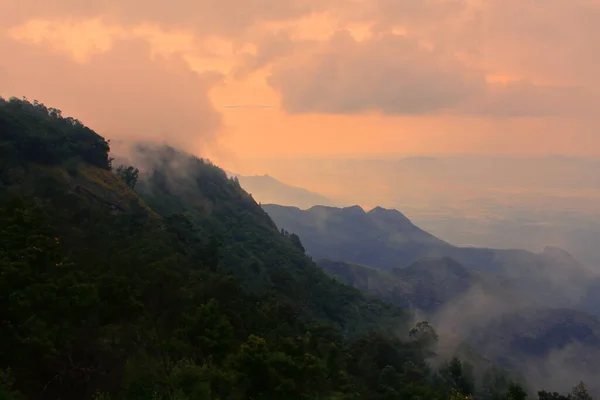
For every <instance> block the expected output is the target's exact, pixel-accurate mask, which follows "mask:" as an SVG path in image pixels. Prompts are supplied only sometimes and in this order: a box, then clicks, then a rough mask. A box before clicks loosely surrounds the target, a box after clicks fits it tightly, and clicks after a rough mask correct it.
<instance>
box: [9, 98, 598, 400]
mask: <svg viewBox="0 0 600 400" xmlns="http://www.w3.org/2000/svg"><path fill="white" fill-rule="evenodd" d="M161 154H162V155H164V154H166V153H164V152H163V153H161ZM159 158H160V157H159ZM190 162H191V167H193V169H194V171H195V172H194V173H193V174H192V175H191V176H190V175H189V174H188V175H187V176H186V179H191V180H190V181H186V182H188V183H193V185H194V189H193V190H192V192H191V195H189V198H186V197H185V195H184V193H183V192H177V190H175V189H174V187H173V185H172V183H170V182H171V181H172V180H173V176H170V175H169V174H167V173H165V171H164V170H161V169H160V168H157V169H154V170H153V171H152V172H151V173H149V174H147V175H146V176H145V177H142V176H141V175H142V174H140V172H139V171H138V170H137V169H136V168H134V167H129V166H118V167H115V166H113V165H112V160H111V158H110V157H109V144H108V142H106V141H105V140H104V139H103V138H102V137H100V136H99V135H97V134H96V133H95V132H93V131H92V130H90V129H89V128H87V127H85V126H84V125H83V124H82V123H81V122H79V121H77V120H75V119H72V118H64V117H63V116H62V114H61V112H60V111H59V110H57V109H53V108H47V107H45V106H44V105H43V104H41V103H38V102H33V103H30V102H29V101H27V100H25V99H23V100H19V99H14V98H13V99H10V100H8V101H5V100H0V400H16V399H69V400H70V399H73V400H85V399H94V400H100V399H103V400H107V399H114V400H121V399H122V400H159V399H160V400H197V399H223V400H225V399H231V400H234V399H240V400H241V399H255V400H258V399H261V400H268V399H315V400H316V399H321V400H325V399H330V400H333V399H361V400H363V399H364V400H371V399H372V400H375V399H381V400H383V399H386V400H387V399H390V400H392V399H406V400H408V399H421V400H426V399H427V400H430V399H431V400H436V399H440V400H441V399H444V400H447V399H451V398H452V399H466V398H476V399H490V400H492V399H493V400H496V399H498V400H500V399H506V400H509V399H512V400H517V399H525V398H526V396H527V395H528V394H527V390H526V388H525V387H524V386H523V385H519V384H518V383H517V382H515V381H513V380H512V379H511V378H510V376H509V375H508V374H507V373H506V372H505V371H502V370H500V369H499V368H489V369H486V370H485V371H478V370H476V369H474V368H473V366H472V365H470V364H469V363H467V362H463V361H461V360H459V359H458V358H452V359H450V360H447V361H446V362H442V363H441V364H438V366H437V367H435V368H434V367H432V366H431V363H430V362H429V360H431V359H432V358H433V357H435V352H434V351H435V345H436V342H437V334H436V333H435V330H434V329H433V327H431V326H430V325H429V324H427V323H426V322H421V323H417V324H415V325H414V326H412V327H411V326H410V316H409V315H408V314H407V313H406V312H404V311H403V310H400V309H397V308H395V307H393V306H391V305H388V304H385V303H382V302H379V301H375V300H371V299H369V298H367V297H365V296H364V295H363V294H361V293H360V292H359V291H357V290H355V289H352V288H350V287H348V286H345V285H342V284H340V283H337V282H336V281H335V280H333V279H331V278H329V277H327V276H326V275H325V274H324V273H323V272H322V271H321V270H320V269H319V268H318V267H317V266H316V265H315V264H314V263H313V262H312V261H311V260H310V259H309V258H308V257H306V256H305V255H304V248H303V247H302V244H301V242H300V238H298V236H297V235H294V234H290V233H288V232H285V231H278V230H277V228H275V226H274V224H273V223H272V222H271V221H270V219H269V218H268V217H267V216H266V214H264V212H262V210H260V207H259V206H258V205H257V204H256V203H255V202H254V201H253V200H252V199H251V197H250V196H249V195H247V194H246V193H245V192H244V191H243V190H242V189H241V188H240V187H239V184H238V183H237V182H236V181H235V180H230V179H227V177H226V175H225V174H224V172H223V171H222V170H220V169H218V168H217V167H215V166H213V165H212V164H210V163H208V162H206V161H204V160H199V159H191V161H190ZM158 165H159V166H160V165H161V164H160V162H159V164H158ZM134 189H136V190H138V191H139V193H140V195H141V197H140V195H138V194H137V193H136V192H134ZM188 189H189V188H188ZM186 190H187V189H186ZM190 190H191V189H190ZM198 195H202V196H203V197H202V198H201V200H202V201H201V203H202V204H201V205H202V206H200V204H199V205H198V206H197V207H196V206H194V207H191V206H190V201H192V199H197V198H198V197H197V196H198ZM208 210H210V212H209V211H208ZM529 397H530V398H535V397H536V396H534V395H533V394H530V395H529ZM537 397H538V398H539V399H544V400H547V399H555V400H557V399H572V400H583V399H589V398H590V397H589V395H588V394H587V391H586V389H585V386H584V385H583V384H580V385H577V386H576V387H575V388H574V389H573V391H572V393H570V394H568V395H561V394H558V393H548V392H539V393H537Z"/></svg>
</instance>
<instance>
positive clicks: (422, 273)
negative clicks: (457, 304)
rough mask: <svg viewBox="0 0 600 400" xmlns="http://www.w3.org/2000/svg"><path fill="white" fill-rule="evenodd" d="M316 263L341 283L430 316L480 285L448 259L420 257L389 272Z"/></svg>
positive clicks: (341, 264) (478, 280)
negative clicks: (405, 265) (406, 265)
mask: <svg viewBox="0 0 600 400" xmlns="http://www.w3.org/2000/svg"><path fill="white" fill-rule="evenodd" d="M317 263H318V265H319V266H320V267H322V268H323V269H324V270H325V271H327V272H328V273H329V274H331V275H333V276H336V277H337V278H339V279H340V281H342V282H344V283H347V284H349V285H351V286H354V287H355V288H358V289H360V290H362V291H365V292H369V293H372V294H374V295H376V296H377V297H379V298H381V299H384V300H386V301H389V302H391V303H393V304H397V305H399V306H402V307H409V308H411V309H414V310H416V311H418V312H421V313H425V314H428V315H430V316H432V315H433V314H434V313H435V312H436V311H438V310H439V309H440V307H442V306H444V305H445V304H448V303H450V302H451V301H452V300H455V299H456V298H458V297H459V296H461V295H463V294H464V293H466V292H467V291H468V290H470V289H471V288H473V287H474V286H475V285H478V284H479V285H481V284H482V283H483V280H482V279H481V277H480V276H479V275H478V274H476V273H474V272H472V271H469V270H467V269H466V268H465V267H463V266H462V265H460V264H459V263H457V262H456V261H454V260H452V259H449V258H434V257H431V258H424V259H421V260H419V261H416V262H414V263H413V264H411V265H409V266H408V267H405V268H395V269H393V270H389V271H386V270H378V269H376V268H373V267H368V266H363V265H358V264H351V263H347V262H343V261H333V260H319V261H318V262H317Z"/></svg>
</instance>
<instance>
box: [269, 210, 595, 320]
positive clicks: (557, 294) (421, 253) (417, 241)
mask: <svg viewBox="0 0 600 400" xmlns="http://www.w3.org/2000/svg"><path fill="white" fill-rule="evenodd" d="M262 207H263V209H264V210H265V211H266V212H267V213H268V214H269V216H270V217H271V218H273V220H274V221H275V223H276V224H277V226H278V227H280V228H282V229H285V230H287V231H290V232H294V233H296V234H297V235H298V236H300V238H301V239H302V243H303V244H304V246H305V247H306V250H307V253H308V254H309V255H311V256H312V257H313V258H314V259H316V260H318V259H329V260H338V261H346V262H349V263H354V264H361V265H368V266H370V267H375V268H377V269H381V270H391V269H395V268H402V267H406V266H408V265H410V264H411V263H414V262H416V261H418V260H420V259H422V258H424V257H434V258H435V257H437V258H440V257H442V258H443V257H448V258H451V259H453V260H455V261H456V262H458V263H459V264H461V265H462V266H464V267H465V268H467V269H468V270H470V271H473V272H477V273H480V274H483V275H486V276H494V277H497V278H500V279H501V280H509V281H511V283H512V285H513V286H515V288H516V289H520V290H521V293H522V295H524V296H528V298H527V301H528V302H536V303H537V304H539V305H542V306H553V307H569V308H576V309H580V310H583V311H586V312H590V313H592V314H594V315H599V316H600V306H599V304H600V301H599V300H600V299H599V298H598V293H599V292H600V291H599V290H598V289H599V288H600V280H599V279H598V277H597V276H595V275H593V274H591V273H590V272H589V271H587V270H586V269H585V268H584V267H583V266H582V265H581V264H580V263H578V262H577V260H575V259H573V257H571V256H570V255H569V254H568V253H567V252H565V251H564V250H561V249H556V248H551V247H548V248H546V249H544V251H543V252H542V253H539V254H535V253H531V252H528V251H525V250H518V249H515V250H497V249H488V248H470V247H457V246H453V245H451V244H449V243H446V242H444V241H442V240H440V239H438V238H436V237H435V236H433V235H430V234H429V233H427V232H425V231H423V230H422V229H420V228H418V227H417V226H415V225H414V224H412V223H411V222H410V220H409V219H408V218H406V217H405V216H404V215H402V213H400V212H399V211H397V210H386V209H383V208H380V207H377V208H374V209H372V210H370V211H368V212H365V211H364V210H363V209H362V208H360V207H358V206H354V207H347V208H334V207H321V206H315V207H312V208H310V209H308V210H300V209H298V208H296V207H284V206H279V205H272V204H264V205H262Z"/></svg>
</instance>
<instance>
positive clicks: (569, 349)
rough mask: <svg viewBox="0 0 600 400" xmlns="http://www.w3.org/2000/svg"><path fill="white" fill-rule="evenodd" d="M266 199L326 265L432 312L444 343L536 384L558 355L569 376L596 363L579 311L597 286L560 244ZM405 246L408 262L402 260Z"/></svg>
mask: <svg viewBox="0 0 600 400" xmlns="http://www.w3.org/2000/svg"><path fill="white" fill-rule="evenodd" d="M263 208H264V209H265V210H266V211H267V212H268V213H269V214H270V215H271V216H273V219H274V220H275V222H276V223H277V224H278V225H279V226H281V227H282V228H284V229H286V230H290V231H291V232H295V233H298V234H299V236H300V238H301V239H302V240H303V243H304V245H305V246H306V249H307V252H308V253H309V254H311V255H313V256H315V257H317V256H318V257H323V256H324V257H327V258H325V259H320V260H319V261H318V264H319V265H320V266H321V267H322V268H323V269H324V270H325V271H327V272H328V273H329V274H331V275H333V276H335V277H336V278H337V279H339V280H340V281H341V282H344V283H347V284H349V285H352V286H354V287H356V288H358V289H361V290H363V291H365V292H368V293H371V294H373V295H376V296H377V297H379V298H381V299H384V300H386V301H389V302H391V303H393V304H396V305H399V306H402V307H410V308H411V309H413V310H414V311H415V312H416V313H417V314H419V315H423V316H424V317H425V318H427V319H428V320H430V321H432V323H433V324H434V326H436V328H437V329H438V331H439V332H440V334H441V338H442V339H441V342H440V344H441V348H440V350H441V351H442V352H444V351H448V349H449V351H451V352H452V351H454V350H452V349H455V348H456V347H457V346H459V347H460V346H463V345H467V344H468V345H469V346H470V347H471V348H472V349H473V350H474V351H475V352H476V353H478V354H480V355H481V356H483V357H484V358H486V359H489V360H491V361H493V362H495V363H497V364H499V365H502V366H504V367H507V368H510V369H517V370H522V371H523V372H524V373H525V375H526V376H527V377H528V379H529V381H530V382H531V384H533V385H534V386H535V385H538V386H539V385H546V386H547V385H552V384H557V383H558V382H559V381H561V380H558V379H555V378H554V376H555V375H556V374H561V375H564V374H565V372H564V371H563V369H561V368H562V367H561V365H562V364H561V362H559V361H558V362H557V361H556V359H555V358H556V357H557V356H556V354H559V355H560V357H563V356H564V357H567V358H568V360H569V361H568V365H570V369H571V371H573V373H572V374H571V373H569V374H568V375H566V376H568V377H569V378H571V377H572V376H574V375H577V376H585V377H587V378H588V379H590V378H591V377H592V376H595V375H594V374H595V373H596V372H597V368H598V367H600V364H598V362H597V361H591V360H592V359H590V357H589V356H588V354H599V352H600V331H598V330H597V328H596V327H597V326H598V323H599V321H598V318H597V316H594V315H590V314H587V313H585V312H584V311H589V310H592V311H595V312H597V310H598V308H597V307H598V303H597V302H596V301H593V300H592V296H593V293H597V288H599V287H600V286H599V285H598V283H597V280H596V279H595V278H594V277H590V276H589V275H587V274H586V272H585V270H583V268H582V267H581V265H580V264H579V263H578V262H577V261H576V260H574V259H573V257H571V256H570V254H569V253H567V252H566V251H564V250H562V249H558V248H553V247H547V248H545V249H544V251H543V252H542V253H539V254H534V253H530V252H526V251H522V250H494V249H477V248H460V247H455V246H452V245H450V244H447V243H445V242H443V241H441V240H437V239H436V238H434V237H432V236H431V235H429V234H427V233H426V232H424V231H422V230H420V229H419V228H417V227H415V226H414V225H413V224H412V223H411V222H410V221H409V220H408V219H407V218H406V217H404V216H403V215H402V214H401V213H399V212H397V211H394V210H383V209H374V210H373V211H371V212H364V211H363V210H362V209H361V208H359V207H352V208H345V209H336V208H325V207H313V208H311V209H309V210H306V211H302V210H299V209H297V208H293V207H281V206H276V205H264V206H263ZM305 237H306V238H308V239H307V240H304V238H305ZM375 253H377V254H375ZM408 255H411V256H412V257H414V258H415V261H412V262H409V263H408V265H406V264H403V262H404V261H406V260H407V257H408ZM396 257H397V258H396ZM359 260H360V261H361V262H362V264H359V263H358V261H359ZM393 260H400V261H398V262H397V263H396V262H394V261H393ZM459 260H460V261H459ZM394 265H395V266H394ZM582 332H583V333H585V332H588V333H587V334H586V335H587V336H585V335H584V336H582V335H583V333H582ZM549 360H550V361H552V362H553V363H558V365H554V366H552V367H551V366H549V365H548V362H549ZM565 362H567V361H565ZM566 380H568V379H566ZM565 384H566V383H565V382H564V381H561V385H563V386H562V387H558V388H557V389H561V388H564V385H565ZM559 386H560V385H559ZM594 390H595V391H597V392H600V387H597V388H596V387H594Z"/></svg>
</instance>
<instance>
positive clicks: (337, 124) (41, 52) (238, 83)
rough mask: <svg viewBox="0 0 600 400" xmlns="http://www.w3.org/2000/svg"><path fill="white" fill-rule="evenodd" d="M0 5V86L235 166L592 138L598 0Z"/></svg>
mask: <svg viewBox="0 0 600 400" xmlns="http://www.w3.org/2000/svg"><path fill="white" fill-rule="evenodd" d="M141 4H143V6H142V5H141ZM0 10H2V13H1V15H0V54H3V55H4V56H3V57H2V58H1V59H0V94H2V95H3V96H11V95H16V96H21V95H25V96H27V97H28V98H30V99H33V98H37V99H39V100H41V101H43V102H44V103H46V104H48V105H51V106H55V107H58V108H61V109H62V110H63V112H64V113H66V114H69V115H73V116H75V117H77V118H79V119H81V120H82V121H83V122H84V123H86V124H87V125H89V126H90V127H92V128H93V129H95V130H96V131H97V132H99V133H100V134H102V135H104V136H106V137H109V138H112V139H113V140H125V141H127V140H138V139H142V140H155V141H166V142H168V143H170V144H173V145H176V146H179V147H183V148H184V149H187V150H189V151H193V152H195V153H197V154H199V155H209V156H210V157H211V158H212V159H213V160H215V161H216V162H217V163H219V164H221V165H223V166H224V167H226V168H237V170H238V171H239V172H242V173H244V171H250V170H251V169H252V165H251V163H252V162H251V161H250V160H252V159H256V158H270V157H274V156H277V157H282V156H288V157H297V156H306V155H319V156H327V155H331V156H339V155H343V154H351V155H366V154H385V153H388V154H457V153H460V154H519V155H530V154H531V155H533V154H536V155H539V154H567V155H585V156H600V132H599V129H598V128H599V127H600V117H599V114H598V113H597V112H596V107H597V106H598V105H599V104H600V102H599V101H598V100H600V96H599V93H600V90H599V89H600V78H599V77H598V73H597V65H598V64H599V61H600V52H598V51H597V38H600V24H598V23H597V21H600V1H599V0H572V1H569V2H566V1H564V0H545V1H543V2H539V1H534V0H418V1H417V0H346V1H343V0H286V1H281V0H256V1H248V0H178V1H171V2H166V1H162V0H146V1H145V2H143V3H140V2H137V1H134V0H120V1H116V0H97V1H94V2H79V1H75V0H45V1H44V2H42V3H40V2H39V1H34V0H21V1H19V2H15V1H13V0H0ZM232 106H241V107H232ZM259 106H262V107H259Z"/></svg>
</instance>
